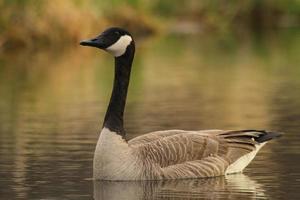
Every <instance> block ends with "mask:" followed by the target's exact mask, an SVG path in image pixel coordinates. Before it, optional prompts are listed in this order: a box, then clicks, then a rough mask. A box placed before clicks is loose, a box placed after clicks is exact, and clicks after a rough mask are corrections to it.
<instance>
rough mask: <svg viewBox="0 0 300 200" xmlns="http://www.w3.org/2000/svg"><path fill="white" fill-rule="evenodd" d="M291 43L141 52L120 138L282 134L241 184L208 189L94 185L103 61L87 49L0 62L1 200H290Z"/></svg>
mask: <svg viewBox="0 0 300 200" xmlns="http://www.w3.org/2000/svg"><path fill="white" fill-rule="evenodd" d="M298 33H299V32H298ZM298 33H289V32H288V31H287V32H283V33H280V34H273V35H272V34H271V35H268V37H263V38H260V39H255V40H253V39H251V38H248V37H246V38H243V39H234V38H229V39H226V38H221V39H217V38H201V37H200V36H194V37H182V36H168V37H165V38H158V39H153V40H151V41H149V42H148V43H144V44H143V43H142V42H138V44H141V43H142V44H141V45H140V46H138V52H137V55H136V60H135V62H134V68H133V74H132V78H131V81H132V82H131V85H130V91H129V98H128V104H127V108H126V128H127V131H128V133H129V135H128V137H130V138H131V137H134V136H136V135H139V134H143V133H146V132H150V131H154V130H162V129H174V128H176V129H188V130H193V129H194V130H196V129H211V128H218V129H239V128H244V129H245V128H246V129H247V128H256V129H271V130H278V131H284V132H286V135H285V136H284V137H282V138H280V139H279V140H277V141H274V142H272V143H270V144H268V145H267V146H266V147H265V148H264V149H262V151H261V152H260V153H259V154H258V156H257V157H256V159H255V161H254V162H253V163H252V164H251V165H250V166H249V167H248V168H247V169H246V171H245V175H243V174H238V175H234V176H227V177H218V178H213V179H201V180H181V181H164V182H130V183H128V182H93V181H92V179H91V177H92V158H93V151H94V148H95V143H96V141H97V137H98V133H99V130H100V128H101V121H102V119H103V115H104V112H105V109H106V106H107V103H108V100H109V95H110V91H111V84H112V77H113V74H112V73H113V68H112V67H111V66H112V64H113V61H112V59H111V57H109V56H108V55H105V54H103V53H98V52H96V51H95V50H94V49H86V48H85V49H74V50H64V49H60V50H59V51H56V52H47V51H36V52H34V53H26V52H19V53H14V54H12V55H7V56H5V57H3V58H0V96H1V98H0V120H1V123H0V158H1V159H0V177H1V179H0V199H17V198H19V199H41V198H43V199H91V198H92V197H93V196H94V197H95V199H145V198H148V199H196V198H198V199H199V198H200V199H201V198H202V199H240V198H243V199H257V198H258V199H297V196H298V195H300V194H299V191H298V189H299V187H300V165H299V164H300V163H299V152H300V151H299V150H300V149H299V145H300V140H299V134H298V131H299V129H300V123H299V120H300V93H299V92H297V91H299V89H300V78H299V77H300V68H299V63H300V60H299V55H300V41H299V37H297V35H298ZM93 188H94V189H93Z"/></svg>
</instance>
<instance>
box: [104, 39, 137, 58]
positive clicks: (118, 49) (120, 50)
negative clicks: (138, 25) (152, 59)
mask: <svg viewBox="0 0 300 200" xmlns="http://www.w3.org/2000/svg"><path fill="white" fill-rule="evenodd" d="M131 41H132V38H131V37H130V36H129V35H123V36H121V37H120V39H119V40H118V41H117V42H115V43H114V44H112V45H111V46H109V47H107V48H106V50H107V51H108V52H109V53H111V54H112V55H114V56H115V57H119V56H121V55H123V54H124V53H125V51H126V48H127V46H128V45H129V44H130V43H131Z"/></svg>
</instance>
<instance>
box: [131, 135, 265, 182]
mask: <svg viewBox="0 0 300 200" xmlns="http://www.w3.org/2000/svg"><path fill="white" fill-rule="evenodd" d="M260 134H261V132H259V131H255V130H241V131H221V130H208V131H182V130H171V131H159V132H153V133H150V134H146V135H143V136H140V137H137V138H134V139H133V140H130V141H129V142H128V143H129V145H130V146H131V147H132V148H133V149H135V150H136V152H138V154H139V156H141V157H142V158H143V160H144V162H145V163H144V164H145V165H150V164H155V165H158V166H159V167H160V168H161V170H162V173H163V176H167V177H166V178H176V177H185V178H188V177H191V178H192V177H195V176H196V177H209V176H218V175H222V174H224V172H225V170H226V168H227V167H228V166H229V165H230V164H231V163H233V162H234V161H236V160H237V159H238V158H240V157H241V156H243V155H245V154H247V153H250V152H251V151H253V150H255V144H258V142H256V141H255V138H258V137H259V136H260Z"/></svg>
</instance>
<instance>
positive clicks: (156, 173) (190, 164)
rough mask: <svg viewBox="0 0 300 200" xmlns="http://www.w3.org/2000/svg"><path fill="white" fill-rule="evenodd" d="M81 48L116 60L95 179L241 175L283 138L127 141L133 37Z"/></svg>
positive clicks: (212, 135) (191, 136) (240, 135)
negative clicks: (125, 122)
mask: <svg viewBox="0 0 300 200" xmlns="http://www.w3.org/2000/svg"><path fill="white" fill-rule="evenodd" d="M80 44H81V45H83V46H91V47H96V48H99V49H103V50H105V51H107V52H109V53H110V54H112V55H113V56H114V57H115V77H114V84H113V91H112V95H111V99H110V102H109V106H108V109H107V112H106V115H105V118H104V123H103V129H102V131H101V134H100V137H99V139H98V142H97V146H96V150H95V154H94V165H93V176H94V179H100V180H161V179H184V178H201V177H214V176H221V175H226V174H231V173H237V172H241V171H242V170H243V169H244V168H245V167H246V166H247V165H248V164H249V163H250V161H251V160H252V159H253V158H254V156H255V155H256V153H257V152H258V150H259V149H260V148H261V147H262V146H263V145H264V144H265V143H266V142H267V141H269V140H271V139H273V138H275V137H278V136H280V135H281V134H280V133H275V132H267V131H263V130H236V131H232V130H229V131H228V130H227V131H225V130H202V131H184V130H167V131H157V132H152V133H148V134H145V135H141V136H138V137H136V138H133V139H131V140H129V141H127V140H126V139H125V134H126V132H125V130H124V127H123V113H124V107H125V103H126V96H127V89H128V84H129V78H130V71H131V66H132V61H133V58H134V52H135V43H134V40H133V38H132V36H131V34H130V33H129V32H127V31H125V30H124V29H121V28H117V27H113V28H109V29H107V30H105V31H104V32H103V33H101V34H100V35H99V36H97V37H96V38H94V39H90V40H84V41H81V42H80Z"/></svg>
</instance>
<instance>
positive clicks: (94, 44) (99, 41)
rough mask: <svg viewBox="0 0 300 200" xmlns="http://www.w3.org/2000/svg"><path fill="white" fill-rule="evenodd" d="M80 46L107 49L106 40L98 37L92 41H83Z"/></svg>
mask: <svg viewBox="0 0 300 200" xmlns="http://www.w3.org/2000/svg"><path fill="white" fill-rule="evenodd" d="M80 45H82V46H90V47H97V48H99V49H104V48H105V47H106V45H105V42H104V40H103V39H102V37H101V36H98V37H96V38H94V39H90V40H82V41H81V42H80Z"/></svg>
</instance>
